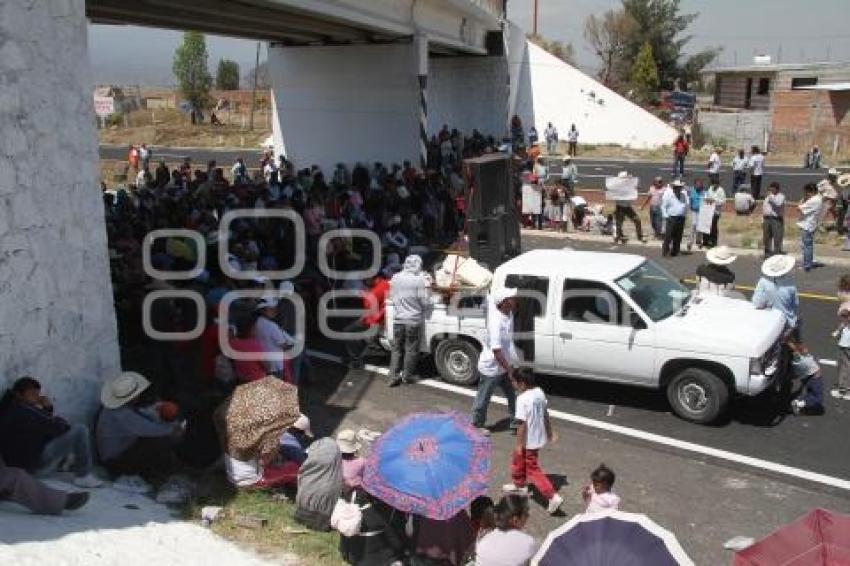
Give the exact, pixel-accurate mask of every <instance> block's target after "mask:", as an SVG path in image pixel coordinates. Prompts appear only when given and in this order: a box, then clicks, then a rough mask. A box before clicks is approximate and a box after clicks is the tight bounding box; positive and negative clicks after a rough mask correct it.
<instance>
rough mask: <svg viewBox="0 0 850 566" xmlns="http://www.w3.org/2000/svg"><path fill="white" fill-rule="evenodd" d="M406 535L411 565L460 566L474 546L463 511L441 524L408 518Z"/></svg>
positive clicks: (471, 531)
mask: <svg viewBox="0 0 850 566" xmlns="http://www.w3.org/2000/svg"><path fill="white" fill-rule="evenodd" d="M412 518H413V520H412V521H410V523H409V526H410V527H409V530H408V534H409V535H410V546H411V548H412V554H413V556H412V560H411V564H416V565H417V566H419V565H422V566H461V565H463V564H466V558H467V557H468V556H469V555H470V554H471V553H472V551H473V548H474V546H475V542H476V540H475V531H474V529H473V525H472V521H471V520H470V519H469V514H468V513H467V512H466V510H465V509H463V510H461V511H459V512H458V513H457V514H456V515H455V516H454V517H451V518H450V519H446V520H444V521H438V520H435V519H428V518H426V517H422V516H418V515H412Z"/></svg>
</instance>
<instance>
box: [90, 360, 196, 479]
mask: <svg viewBox="0 0 850 566" xmlns="http://www.w3.org/2000/svg"><path fill="white" fill-rule="evenodd" d="M149 387H150V382H149V381H148V380H147V379H146V378H145V377H144V376H143V375H141V374H139V373H136V372H134V371H125V372H122V373H121V374H120V375H119V376H118V377H116V378H115V379H113V380H111V381H108V382H106V383H104V384H103V388H102V389H101V391H100V401H101V403H102V405H103V408H102V409H101V411H100V414H99V415H98V419H97V426H96V427H95V438H96V440H97V451H98V454H99V455H100V459H101V462H102V464H103V466H104V467H105V468H106V469H107V470H108V471H109V472H110V474H112V475H113V476H120V475H140V476H142V477H143V478H144V479H146V480H148V481H151V480H154V479H162V478H165V477H168V476H169V475H171V474H172V473H173V472H174V471H175V470H176V469H177V468H178V467H179V461H178V459H177V456H176V453H175V448H176V446H177V445H178V444H179V442H180V440H181V439H182V437H183V431H184V429H185V425H184V424H183V423H182V422H179V421H178V419H177V416H178V414H177V413H178V410H177V408H176V406H175V405H174V404H173V403H163V402H157V401H156V400H155V399H154V398H153V396H152V395H151V394H150V390H149V389H148V388H149Z"/></svg>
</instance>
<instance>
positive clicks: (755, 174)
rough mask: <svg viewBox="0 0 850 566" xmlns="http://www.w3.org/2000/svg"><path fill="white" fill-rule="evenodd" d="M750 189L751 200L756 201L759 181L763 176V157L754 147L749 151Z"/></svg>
mask: <svg viewBox="0 0 850 566" xmlns="http://www.w3.org/2000/svg"><path fill="white" fill-rule="evenodd" d="M749 167H750V189H751V190H752V193H753V198H754V199H756V200H758V199H759V196H761V179H762V177H763V176H764V155H762V153H761V150H760V149H759V146H757V145H754V146H753V147H752V150H751V151H750V163H749Z"/></svg>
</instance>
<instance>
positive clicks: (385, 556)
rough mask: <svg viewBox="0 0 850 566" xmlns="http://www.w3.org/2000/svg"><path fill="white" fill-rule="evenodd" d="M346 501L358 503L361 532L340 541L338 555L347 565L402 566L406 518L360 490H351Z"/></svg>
mask: <svg viewBox="0 0 850 566" xmlns="http://www.w3.org/2000/svg"><path fill="white" fill-rule="evenodd" d="M344 497H345V500H346V501H352V502H354V503H356V504H357V505H358V507H359V508H360V513H361V523H360V532H359V533H358V534H356V535H354V536H350V537H349V536H345V535H342V534H340V537H339V553H340V555H341V557H342V559H343V560H344V561H345V563H346V564H352V565H354V566H394V565H398V564H402V560H403V559H404V556H405V549H406V548H407V537H406V536H405V532H404V529H405V515H404V514H402V513H399V512H398V511H396V510H395V509H393V508H391V507H390V506H389V505H387V504H386V503H384V502H383V501H381V500H380V499H378V498H376V497H372V496H371V495H369V494H368V493H366V492H365V491H363V490H361V489H354V490H351V491H350V492H349V493H346V494H344Z"/></svg>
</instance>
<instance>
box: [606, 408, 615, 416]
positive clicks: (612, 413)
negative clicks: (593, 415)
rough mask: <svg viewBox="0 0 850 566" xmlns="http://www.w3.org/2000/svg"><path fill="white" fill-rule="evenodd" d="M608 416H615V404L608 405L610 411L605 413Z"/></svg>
mask: <svg viewBox="0 0 850 566" xmlns="http://www.w3.org/2000/svg"><path fill="white" fill-rule="evenodd" d="M605 416H606V417H613V416H614V405H608V413H607V414H606V415H605Z"/></svg>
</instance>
